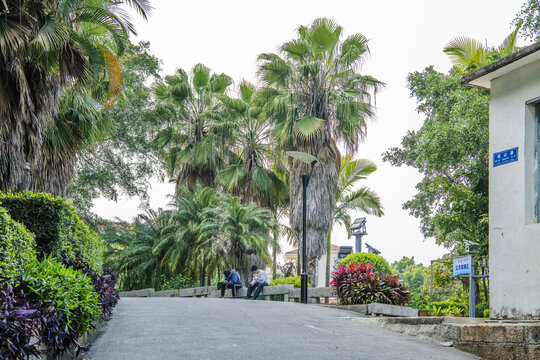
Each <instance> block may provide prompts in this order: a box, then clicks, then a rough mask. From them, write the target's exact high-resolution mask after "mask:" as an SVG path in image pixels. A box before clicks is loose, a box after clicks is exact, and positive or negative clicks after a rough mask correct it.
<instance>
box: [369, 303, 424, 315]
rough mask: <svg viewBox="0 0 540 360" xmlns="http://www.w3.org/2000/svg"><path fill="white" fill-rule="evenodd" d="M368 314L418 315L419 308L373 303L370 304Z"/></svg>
mask: <svg viewBox="0 0 540 360" xmlns="http://www.w3.org/2000/svg"><path fill="white" fill-rule="evenodd" d="M367 311H368V315H385V316H400V317H408V316H418V310H417V309H413V308H409V307H406V306H398V305H388V304H379V303H371V304H368V309H367Z"/></svg>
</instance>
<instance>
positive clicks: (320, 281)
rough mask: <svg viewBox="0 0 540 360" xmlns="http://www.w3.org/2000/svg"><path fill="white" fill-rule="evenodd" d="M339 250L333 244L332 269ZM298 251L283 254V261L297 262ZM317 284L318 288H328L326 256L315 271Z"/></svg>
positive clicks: (319, 261) (318, 263)
mask: <svg viewBox="0 0 540 360" xmlns="http://www.w3.org/2000/svg"><path fill="white" fill-rule="evenodd" d="M338 250H339V246H337V245H333V244H332V251H331V253H330V265H331V266H330V269H331V270H332V269H333V266H334V263H335V261H336V259H337V253H338ZM297 252H298V249H292V250H291V251H287V252H286V253H285V254H283V260H284V261H285V262H286V263H287V262H289V261H297V260H298V255H297ZM315 282H316V283H317V287H324V286H326V254H324V255H323V256H321V257H320V258H319V259H318V260H317V268H316V271H315Z"/></svg>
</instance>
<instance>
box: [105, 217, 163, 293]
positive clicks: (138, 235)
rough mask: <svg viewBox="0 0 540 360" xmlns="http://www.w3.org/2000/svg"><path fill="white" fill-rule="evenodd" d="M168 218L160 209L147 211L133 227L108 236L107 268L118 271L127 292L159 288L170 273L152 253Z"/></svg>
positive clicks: (130, 226)
mask: <svg viewBox="0 0 540 360" xmlns="http://www.w3.org/2000/svg"><path fill="white" fill-rule="evenodd" d="M169 216H170V215H169V213H168V212H166V211H163V210H161V209H159V210H158V211H154V210H147V211H146V214H141V215H139V216H137V218H136V219H135V223H134V224H132V225H129V226H128V227H126V228H124V229H122V230H121V231H117V230H114V233H113V234H109V236H105V238H107V239H108V242H107V245H108V250H107V252H106V255H105V256H106V264H107V265H108V266H111V267H112V268H113V269H115V270H116V271H117V273H118V276H119V279H120V282H121V284H122V285H121V286H122V288H123V289H124V290H130V289H141V288H148V287H152V288H159V286H160V281H161V277H162V275H165V274H167V271H166V270H167V269H164V268H163V267H162V266H161V261H160V258H159V257H158V256H155V255H154V253H153V250H154V247H155V245H156V243H157V242H158V241H159V239H160V233H161V229H162V228H163V227H164V226H165V225H166V223H167V222H168V217H169ZM111 235H112V236H111Z"/></svg>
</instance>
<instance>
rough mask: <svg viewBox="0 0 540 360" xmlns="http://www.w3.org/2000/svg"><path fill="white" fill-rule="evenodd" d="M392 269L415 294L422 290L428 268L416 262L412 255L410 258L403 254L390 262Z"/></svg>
mask: <svg viewBox="0 0 540 360" xmlns="http://www.w3.org/2000/svg"><path fill="white" fill-rule="evenodd" d="M392 269H393V271H394V273H397V274H399V277H400V278H401V280H403V283H404V284H406V285H407V286H408V287H409V288H411V290H413V292H414V293H415V294H416V293H420V292H422V290H424V283H425V281H426V279H427V278H428V277H429V268H426V267H424V265H422V264H416V263H415V261H414V256H413V257H411V258H408V257H406V256H404V257H403V258H402V259H401V260H399V261H396V262H394V263H393V264H392Z"/></svg>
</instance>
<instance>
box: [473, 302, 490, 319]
mask: <svg viewBox="0 0 540 360" xmlns="http://www.w3.org/2000/svg"><path fill="white" fill-rule="evenodd" d="M486 309H487V310H489V303H488V302H486V301H484V302H481V303H480V304H476V306H475V307H474V310H475V316H476V317H486V316H484V311H485V310H486ZM487 317H489V315H488V316H487Z"/></svg>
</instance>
